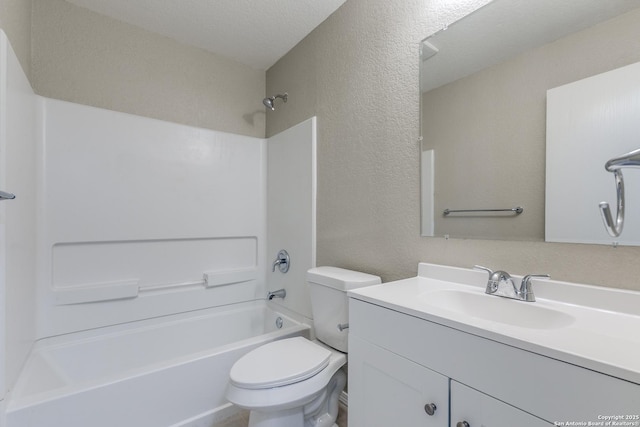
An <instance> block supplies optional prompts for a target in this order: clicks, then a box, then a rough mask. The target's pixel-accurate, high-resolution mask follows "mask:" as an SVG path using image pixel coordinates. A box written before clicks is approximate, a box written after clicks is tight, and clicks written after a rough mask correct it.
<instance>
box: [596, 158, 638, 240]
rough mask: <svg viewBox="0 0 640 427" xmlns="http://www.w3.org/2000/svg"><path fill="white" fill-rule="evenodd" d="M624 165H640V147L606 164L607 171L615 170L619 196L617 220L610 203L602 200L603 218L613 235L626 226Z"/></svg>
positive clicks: (608, 230) (601, 210)
mask: <svg viewBox="0 0 640 427" xmlns="http://www.w3.org/2000/svg"><path fill="white" fill-rule="evenodd" d="M623 167H640V148H638V149H636V150H633V151H630V152H628V153H626V154H623V155H622V156H619V157H614V158H613V159H611V160H609V161H608V162H607V163H605V165H604V168H605V169H606V170H607V171H609V172H613V177H614V179H615V181H616V196H617V198H618V201H617V208H618V210H617V213H616V219H615V221H614V220H613V216H612V215H611V209H610V208H609V203H607V202H600V213H601V214H602V220H603V221H604V226H605V228H606V229H607V233H609V235H610V236H611V237H618V236H620V234H621V233H622V228H623V227H624V205H625V202H624V179H623V178H622V170H621V169H622V168H623Z"/></svg>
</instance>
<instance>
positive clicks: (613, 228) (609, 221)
mask: <svg viewBox="0 0 640 427" xmlns="http://www.w3.org/2000/svg"><path fill="white" fill-rule="evenodd" d="M613 177H614V178H615V180H616V195H617V197H618V203H617V206H618V209H617V213H616V220H615V223H614V221H613V217H612V216H611V209H610V208H609V203H607V202H600V214H601V215H602V220H603V221H604V227H605V228H606V229H607V233H609V236H611V237H618V236H619V235H620V234H621V233H622V228H623V227H624V180H623V179H622V171H621V170H620V169H617V170H614V171H613Z"/></svg>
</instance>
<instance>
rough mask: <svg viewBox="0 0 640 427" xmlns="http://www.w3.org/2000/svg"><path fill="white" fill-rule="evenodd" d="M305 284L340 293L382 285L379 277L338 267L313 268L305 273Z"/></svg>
mask: <svg viewBox="0 0 640 427" xmlns="http://www.w3.org/2000/svg"><path fill="white" fill-rule="evenodd" d="M307 282H310V283H317V284H318V285H324V286H328V287H331V288H335V289H338V290H341V291H348V290H351V289H356V288H362V287H364V286H371V285H377V284H380V283H382V281H381V280H380V277H378V276H374V275H373V274H367V273H361V272H359V271H353V270H346V269H344V268H338V267H315V268H312V269H310V270H308V271H307Z"/></svg>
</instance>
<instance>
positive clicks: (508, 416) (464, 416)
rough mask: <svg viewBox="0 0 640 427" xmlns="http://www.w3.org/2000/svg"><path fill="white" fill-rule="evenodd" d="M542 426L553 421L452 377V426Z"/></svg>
mask: <svg viewBox="0 0 640 427" xmlns="http://www.w3.org/2000/svg"><path fill="white" fill-rule="evenodd" d="M465 423H467V425H468V426H469V427H481V426H484V427H515V426H517V427H542V426H548V425H549V423H547V422H545V421H543V420H541V419H540V418H537V417H534V416H533V415H531V414H528V413H526V412H524V411H521V410H519V409H516V408H514V407H513V406H510V405H507V404H506V403H504V402H501V401H499V400H497V399H494V398H493V397H491V396H487V395H486V394H484V393H480V392H479V391H477V390H474V389H472V388H471V387H467V386H466V385H464V384H460V383H459V382H457V381H453V380H451V427H467V425H465Z"/></svg>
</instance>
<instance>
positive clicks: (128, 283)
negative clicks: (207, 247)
mask: <svg viewBox="0 0 640 427" xmlns="http://www.w3.org/2000/svg"><path fill="white" fill-rule="evenodd" d="M257 277H258V273H257V269H256V268H255V267H251V268H244V269H236V270H221V271H212V272H206V273H204V274H203V275H202V279H201V280H196V281H187V282H180V283H163V284H156V285H140V280H138V279H128V280H121V281H114V282H105V283H97V284H88V285H79V286H78V285H75V286H66V287H65V286H62V287H56V288H54V289H53V293H54V295H55V304H56V305H72V304H86V303H94V302H103V301H114V300H122V299H132V298H137V297H138V296H140V294H144V293H152V292H160V291H166V290H168V289H171V290H175V289H179V288H184V289H186V288H193V287H197V288H204V289H212V288H219V287H221V286H228V285H237V284H244V283H246V284H249V285H250V286H247V287H246V288H247V289H246V290H247V291H248V292H249V295H248V298H247V299H252V297H253V295H254V294H255V281H256V279H257ZM246 293H247V292H242V294H246Z"/></svg>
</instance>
